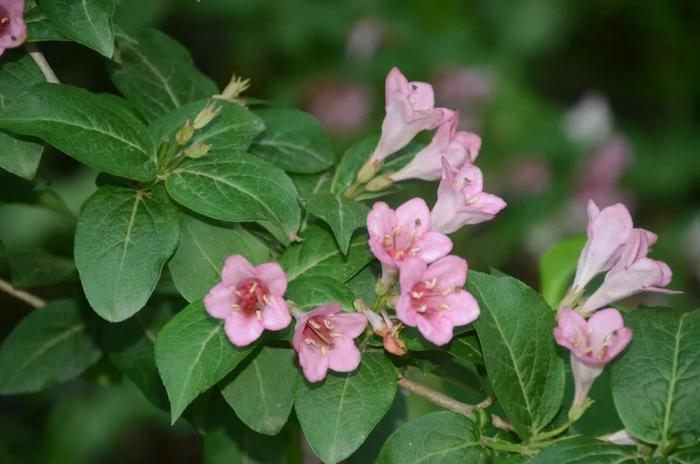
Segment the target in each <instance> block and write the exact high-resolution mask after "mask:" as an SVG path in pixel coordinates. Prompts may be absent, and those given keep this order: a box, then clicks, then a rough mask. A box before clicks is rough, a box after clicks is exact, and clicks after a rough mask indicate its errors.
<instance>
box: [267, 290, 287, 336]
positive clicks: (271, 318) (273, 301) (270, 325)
mask: <svg viewBox="0 0 700 464" xmlns="http://www.w3.org/2000/svg"><path fill="white" fill-rule="evenodd" d="M290 322H292V315H291V314H290V313H289V308H288V307H287V302H286V301H284V298H282V297H281V296H271V297H270V304H269V305H267V306H265V308H264V309H263V311H262V325H263V326H264V327H265V328H266V329H267V330H281V329H284V328H285V327H287V326H288V325H289V323H290Z"/></svg>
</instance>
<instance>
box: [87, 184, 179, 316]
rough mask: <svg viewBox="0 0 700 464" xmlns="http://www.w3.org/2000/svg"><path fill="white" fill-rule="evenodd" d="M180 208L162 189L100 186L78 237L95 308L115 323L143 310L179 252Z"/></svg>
mask: <svg viewBox="0 0 700 464" xmlns="http://www.w3.org/2000/svg"><path fill="white" fill-rule="evenodd" d="M178 229H179V225H178V217H177V209H176V208H175V207H174V206H173V205H172V203H170V202H169V201H168V198H167V196H166V195H165V192H164V191H163V189H162V188H156V189H153V190H147V191H140V190H132V189H129V188H124V187H115V186H104V187H100V188H99V189H98V190H97V192H95V193H94V194H93V195H92V196H91V197H90V199H89V200H88V201H87V202H86V203H85V206H84V207H83V210H82V212H81V213H80V219H79V221H78V228H77V230H76V233H75V264H76V266H77V267H78V272H79V273H80V280H81V282H82V284H83V290H84V291H85V296H86V297H87V299H88V301H89V302H90V305H91V306H92V308H93V309H94V310H95V312H97V314H99V315H100V316H102V317H103V318H105V319H107V320H108V321H110V322H119V321H123V320H124V319H127V318H128V317H130V316H132V315H133V314H134V313H136V312H137V311H139V310H140V309H141V308H143V306H144V305H145V304H146V302H147V301H148V298H149V297H150V296H151V293H153V290H154V289H155V287H156V283H158V279H159V278H160V273H161V271H162V269H163V266H164V265H165V263H166V261H167V260H168V258H170V255H172V254H173V252H174V251H175V247H176V246H177V240H178V233H179V230H178Z"/></svg>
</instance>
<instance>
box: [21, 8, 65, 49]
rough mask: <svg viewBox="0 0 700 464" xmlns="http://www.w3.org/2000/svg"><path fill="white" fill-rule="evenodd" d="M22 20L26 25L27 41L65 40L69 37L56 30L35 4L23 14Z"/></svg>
mask: <svg viewBox="0 0 700 464" xmlns="http://www.w3.org/2000/svg"><path fill="white" fill-rule="evenodd" d="M24 22H25V24H26V25H27V42H28V43H34V42H66V41H69V40H70V39H69V38H68V37H66V36H65V35H63V34H61V33H60V32H58V29H56V26H54V25H53V23H52V22H51V21H49V18H48V17H47V16H46V15H45V14H44V12H43V11H41V8H39V7H38V6H35V7H34V8H32V9H30V10H29V11H27V12H26V13H25V14H24Z"/></svg>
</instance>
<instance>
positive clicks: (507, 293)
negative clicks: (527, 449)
mask: <svg viewBox="0 0 700 464" xmlns="http://www.w3.org/2000/svg"><path fill="white" fill-rule="evenodd" d="M468 289H469V290H470V291H471V292H472V294H473V295H474V296H475V297H476V299H477V300H478V302H479V307H480V309H481V315H480V317H479V319H478V320H477V321H476V323H475V326H476V331H477V333H478V335H479V341H480V342H481V349H482V351H483V356H484V362H485V363H486V370H487V372H488V377H489V381H490V382H491V385H492V387H493V391H494V392H495V394H496V398H498V401H499V403H500V404H501V406H502V407H503V409H504V410H505V412H506V414H507V415H508V418H509V419H510V420H511V422H512V423H513V426H514V427H515V429H516V431H517V432H518V434H519V435H520V436H521V437H522V438H525V439H526V438H529V437H530V436H532V435H535V434H537V432H539V431H540V430H542V429H543V428H544V427H545V426H546V425H547V424H548V423H549V422H550V421H551V420H552V419H553V418H554V416H555V415H556V413H557V411H558V410H559V408H560V406H561V403H562V398H563V396H564V363H563V361H562V359H561V358H560V357H559V356H558V354H557V350H556V345H555V344H554V338H553V336H552V329H553V328H554V325H555V321H554V311H552V310H551V308H550V307H549V306H548V305H547V303H545V302H544V300H543V299H542V297H540V295H538V294H537V293H536V292H535V291H534V290H532V289H531V288H529V287H528V286H526V285H525V284H523V283H522V282H519V281H518V280H516V279H513V278H511V277H500V276H492V275H488V274H482V273H479V272H470V273H469V282H468Z"/></svg>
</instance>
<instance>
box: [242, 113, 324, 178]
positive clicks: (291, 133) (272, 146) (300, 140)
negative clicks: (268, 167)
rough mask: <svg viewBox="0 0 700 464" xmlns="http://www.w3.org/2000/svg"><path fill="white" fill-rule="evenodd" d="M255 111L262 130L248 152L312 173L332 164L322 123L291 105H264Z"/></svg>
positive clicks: (280, 164)
mask: <svg viewBox="0 0 700 464" xmlns="http://www.w3.org/2000/svg"><path fill="white" fill-rule="evenodd" d="M256 113H257V114H258V116H260V117H261V118H262V120H263V122H264V123H265V132H263V133H262V134H261V135H260V137H258V139H257V140H256V141H255V143H254V144H253V146H252V147H251V148H250V152H251V153H252V154H254V155H256V156H260V157H261V158H264V159H266V160H268V161H270V162H271V163H273V164H275V165H276V166H279V167H280V168H282V169H284V170H285V171H288V172H295V173H300V174H311V173H315V172H321V171H325V170H326V169H328V168H329V167H331V166H333V163H335V155H334V154H333V149H332V148H331V144H330V141H329V140H328V137H327V136H326V133H325V132H324V130H323V128H322V127H321V124H319V122H318V121H317V120H316V119H315V118H314V117H313V116H311V115H310V114H308V113H305V112H303V111H299V110H296V109H292V108H264V109H260V110H257V111H256Z"/></svg>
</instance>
